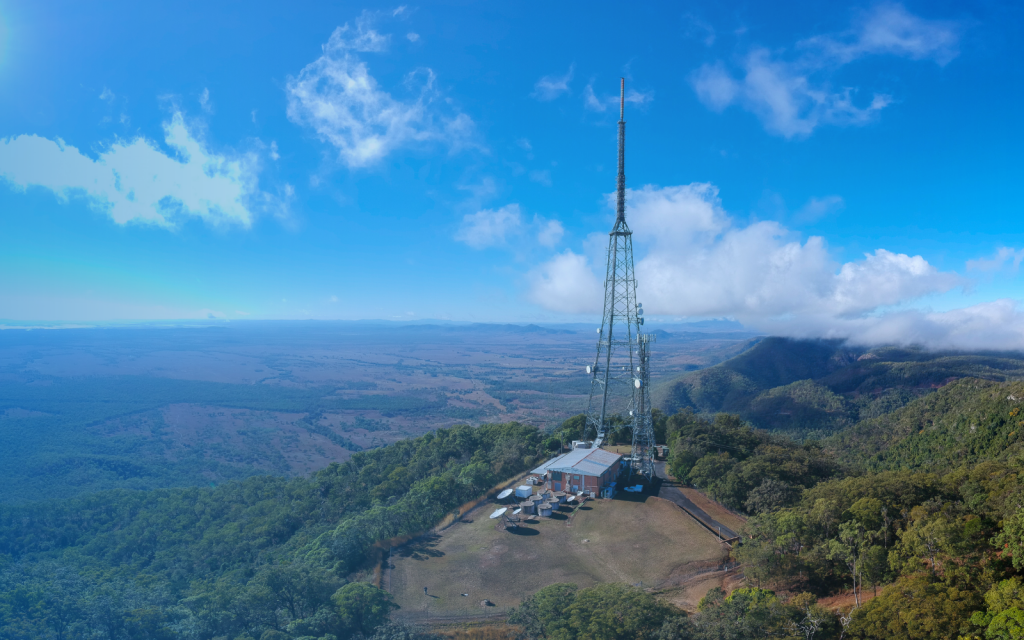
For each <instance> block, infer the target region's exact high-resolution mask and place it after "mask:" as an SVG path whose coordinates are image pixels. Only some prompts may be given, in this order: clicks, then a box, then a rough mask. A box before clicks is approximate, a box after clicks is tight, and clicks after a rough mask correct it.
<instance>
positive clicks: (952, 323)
mask: <svg viewBox="0 0 1024 640" xmlns="http://www.w3.org/2000/svg"><path fill="white" fill-rule="evenodd" d="M760 327H761V329H763V330H765V331H769V332H776V330H778V331H779V332H780V333H781V334H782V335H788V336H792V337H797V338H817V337H824V338H842V339H846V340H849V342H850V343H851V344H856V345H865V346H871V345H879V344H901V345H921V346H924V347H927V348H930V349H962V350H977V349H994V350H1020V349H1024V312H1022V310H1021V308H1020V303H1019V302H1017V301H1015V300H1009V299H1000V300H994V301H992V302H985V303H982V304H977V305H973V306H970V307H965V308H963V309H953V310H951V311H942V312H935V311H929V310H923V309H911V310H906V311H898V312H892V313H886V314H881V315H868V316H864V317H859V318H832V317H828V316H815V315H808V316H801V317H794V318H790V319H787V320H785V321H779V320H774V321H773V320H767V321H762V322H761V323H760Z"/></svg>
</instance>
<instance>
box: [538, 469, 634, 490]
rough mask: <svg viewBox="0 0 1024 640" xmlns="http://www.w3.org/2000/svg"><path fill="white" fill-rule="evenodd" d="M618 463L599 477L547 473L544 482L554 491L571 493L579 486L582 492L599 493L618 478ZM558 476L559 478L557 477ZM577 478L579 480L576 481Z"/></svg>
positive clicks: (554, 472)
mask: <svg viewBox="0 0 1024 640" xmlns="http://www.w3.org/2000/svg"><path fill="white" fill-rule="evenodd" d="M619 466H620V465H619V462H618V461H616V462H615V464H613V465H612V466H611V467H609V468H608V470H607V471H605V472H604V473H602V474H601V475H600V476H588V475H584V474H573V473H565V472H561V473H559V472H556V471H548V473H547V477H546V478H545V480H547V482H548V486H550V487H551V488H552V490H554V491H566V492H571V491H573V485H579V488H580V489H581V490H582V491H593V492H595V493H600V492H601V489H603V488H605V487H607V486H608V485H609V484H611V483H612V482H614V481H615V479H616V478H617V477H618V476H619ZM559 476H560V477H559ZM576 476H579V480H576V479H575V478H576Z"/></svg>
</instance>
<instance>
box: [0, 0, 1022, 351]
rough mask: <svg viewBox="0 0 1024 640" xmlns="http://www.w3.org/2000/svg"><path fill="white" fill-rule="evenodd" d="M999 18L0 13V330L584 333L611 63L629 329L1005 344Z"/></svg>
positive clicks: (481, 10) (937, 6)
mask: <svg viewBox="0 0 1024 640" xmlns="http://www.w3.org/2000/svg"><path fill="white" fill-rule="evenodd" d="M1021 13H1022V9H1021V7H1019V6H1017V5H1014V4H1012V3H991V4H986V5H978V4H968V3H958V2H941V3H923V2H906V3H893V2H860V3H843V4H841V5H837V4H829V5H820V6H819V5H818V4H814V3H796V2H793V3H786V4H784V5H771V6H769V5H763V6H762V5H758V6H749V5H746V4H741V3H717V4H713V3H701V4H692V5H688V6H686V7H685V8H680V7H675V6H668V5H656V4H655V5H648V6H642V7H632V8H630V10H629V11H628V12H627V11H623V10H621V8H616V7H615V6H614V5H612V4H610V3H598V4H596V5H591V6H590V8H589V11H587V12H585V13H584V12H580V11H579V10H578V9H577V8H576V7H574V6H571V5H563V6H556V7H547V8H545V13H544V15H543V19H540V20H538V19H537V18H538V16H537V15H536V13H535V12H529V11H527V10H525V9H523V8H520V7H513V6H500V7H496V6H469V7H463V6H461V5H457V4H455V3H440V4H432V5H430V6H416V5H395V4H380V3H360V4H354V3H342V4H333V5H330V6H314V5H308V6H302V7H299V8H297V9H296V8H291V7H289V8H284V7H280V6H275V5H273V4H271V3H254V4H251V5H247V6H246V8H245V9H244V10H242V9H241V8H230V7H220V6H211V5H209V4H208V3H198V2H185V3H174V4H158V5H154V4H145V5H139V4H136V3H128V2H112V3H107V4H105V5H104V6H103V8H102V9H96V8H95V7H85V6H83V5H81V4H79V3H71V2H39V3H32V4H15V3H11V2H0V96H2V97H0V211H2V212H3V215H0V247H2V249H0V273H2V274H3V275H4V277H3V278H0V319H3V320H5V321H9V322H11V323H12V324H17V323H26V322H33V321H41V322H45V321H65V322H80V321H81V322H95V321H135V320H156V319H208V318H217V319H230V320H243V319H306V318H309V319H350V320H351V319H381V320H413V321H417V320H421V319H426V318H439V319H448V320H459V321H471V322H472V321H477V322H537V323H561V322H581V321H593V320H594V319H595V318H596V317H597V314H598V313H599V307H600V303H601V280H602V278H603V273H602V269H603V266H604V256H603V250H604V246H605V244H606V234H607V230H608V228H610V226H611V221H612V218H613V208H612V207H611V206H610V202H609V195H610V193H611V191H612V190H613V189H614V174H615V121H616V119H617V115H618V113H617V110H616V109H615V106H617V89H618V78H619V77H620V76H622V77H625V78H626V86H627V96H626V99H627V104H626V121H627V147H626V152H627V159H626V172H627V180H628V185H629V187H630V189H629V192H628V211H627V216H628V219H629V223H630V226H631V227H632V229H633V230H634V232H635V236H634V239H635V244H636V256H637V275H638V280H639V291H640V299H641V301H642V302H643V303H644V307H645V309H646V310H647V311H648V318H650V319H651V320H653V321H655V322H658V321H661V322H673V323H677V322H682V321H690V320H700V319H707V318H731V319H735V320H736V321H739V322H741V323H742V324H743V325H744V326H746V327H749V328H751V329H753V330H756V331H760V332H766V333H772V334H776V335H785V336H794V337H828V338H846V339H849V340H850V341H851V342H852V343H854V344H860V345H871V344H881V343H914V344H922V345H925V346H929V347H935V348H957V349H1021V348H1024V315H1022V312H1021V307H1020V302H1021V300H1022V299H1024V287H1022V281H1021V276H1020V271H1019V269H1020V264H1021V262H1022V261H1024V231H1022V229H1021V225H1020V223H1019V220H1020V219H1021V214H1022V213H1024V212H1022V211H1021V209H1022V207H1021V204H1020V203H1021V199H1020V196H1019V194H1018V189H1016V188H1015V187H1016V186H1017V182H1018V181H1019V176H1020V175H1021V170H1022V169H1024V167H1022V162H1024V161H1022V159H1021V156H1020V153H1019V149H1020V147H1021V143H1022V135H1021V134H1022V129H1021V122H1020V118H1019V116H1018V114H1017V105H1019V104H1020V101H1021V86H1022V82H1021V80H1022V78H1021V75H1022V71H1021V69H1020V67H1019V65H1016V64H1014V61H1016V60H1019V59H1021V57H1022V56H1021V53H1022V51H1021V46H1022V45H1021V43H1020V40H1019V38H1016V37H1015V35H1016V31H1015V30H1016V29H1017V28H1018V27H1017V25H1019V24H1020V23H1021V18H1022V17H1024V16H1022V15H1021ZM227 24H230V25H232V27H231V28H230V29H225V28H224V25H227ZM609 43H611V45H609ZM0 324H2V322H0Z"/></svg>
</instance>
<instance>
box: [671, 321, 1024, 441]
mask: <svg viewBox="0 0 1024 640" xmlns="http://www.w3.org/2000/svg"><path fill="white" fill-rule="evenodd" d="M966 377H971V378H980V379H985V380H993V381H998V382H1005V381H1008V380H1015V379H1022V378H1024V356H1022V355H1021V354H1018V353H980V354H963V353H943V352H928V351H924V350H921V349H913V348H898V347H882V348H877V349H873V350H866V349H859V348H851V347H846V346H843V345H842V344H841V343H840V342H838V341H828V340H813V341H812V340H793V339H789V338H765V339H763V340H761V341H760V342H758V343H757V344H756V345H754V346H753V347H752V348H751V349H750V350H748V351H746V352H744V353H742V354H740V355H738V356H736V357H735V358H732V359H730V360H727V361H725V362H723V363H721V364H718V365H715V366H713V367H709V368H707V369H703V370H700V371H694V372H690V373H687V374H684V375H682V376H680V377H678V378H675V379H673V380H669V381H667V382H664V383H662V384H661V385H659V386H658V387H657V388H655V389H654V394H653V395H654V398H653V399H654V403H655V406H657V407H659V408H661V409H662V410H663V411H664V412H665V413H667V414H672V413H675V412H676V411H679V410H681V409H691V410H693V411H695V412H697V413H701V414H707V415H712V414H715V413H719V412H726V413H735V414H738V415H740V416H742V417H743V418H744V419H745V420H748V421H749V422H751V423H752V424H753V425H755V426H757V427H760V428H763V429H769V430H772V431H779V432H785V433H788V434H790V435H793V436H795V437H799V438H805V437H823V436H827V435H829V434H832V433H836V432H838V431H840V430H842V429H845V428H848V427H851V426H853V425H854V424H856V423H857V422H859V421H861V420H866V419H871V418H875V417H878V416H881V415H885V414H888V413H890V412H892V411H895V410H896V409H899V408H900V407H902V406H904V405H905V404H907V403H908V402H911V401H912V400H915V399H917V398H920V397H922V396H925V395H927V394H929V393H931V392H932V391H934V390H935V389H938V388H940V387H942V386H944V385H946V384H948V383H949V382H951V381H954V380H957V379H959V378H966Z"/></svg>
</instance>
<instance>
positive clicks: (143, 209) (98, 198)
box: [0, 113, 269, 226]
mask: <svg viewBox="0 0 1024 640" xmlns="http://www.w3.org/2000/svg"><path fill="white" fill-rule="evenodd" d="M164 134H165V142H166V144H167V146H168V147H170V148H171V149H172V150H173V154H174V156H176V157H172V156H170V155H167V154H165V153H164V152H163V151H161V150H160V149H158V148H157V145H156V144H155V143H154V142H151V141H149V140H146V139H145V138H141V137H140V138H136V139H134V140H131V141H127V142H126V141H118V142H115V143H114V144H112V145H110V147H109V148H108V149H106V150H105V151H103V152H101V153H100V154H99V155H98V157H97V158H96V159H95V160H94V159H92V158H90V157H88V156H86V155H84V154H82V153H81V152H80V151H79V150H78V149H76V148H75V147H73V146H71V145H66V144H65V143H64V142H63V141H62V140H59V139H58V140H48V139H46V138H42V137H39V136H35V135H22V136H18V137H15V138H9V139H6V140H3V141H2V142H0V176H2V177H3V178H5V179H6V180H7V181H9V182H10V183H11V184H13V185H14V186H15V187H17V188H21V189H24V188H27V187H29V186H38V187H43V188H45V189H49V190H51V191H53V192H54V193H55V194H56V195H57V197H58V198H61V199H62V200H67V199H68V198H70V197H79V196H81V197H85V198H86V199H87V200H88V201H89V203H90V205H91V206H92V207H93V208H95V209H97V210H99V211H103V212H105V213H108V214H109V215H110V217H111V218H113V220H114V221H115V222H117V223H119V224H124V223H126V222H129V221H139V222H147V223H152V224H157V225H161V226H174V225H175V224H176V223H177V222H178V221H179V220H181V219H182V218H184V217H188V216H193V217H198V218H201V219H203V220H205V221H207V222H210V223H214V224H240V225H243V226H249V225H250V224H252V220H253V216H254V214H253V210H252V207H251V204H252V203H254V202H257V201H265V200H267V199H268V198H269V196H267V194H263V193H261V192H259V191H258V189H257V178H256V170H257V162H256V158H255V157H254V156H252V155H241V156H235V157H229V156H227V155H220V154H216V153H213V152H212V151H210V150H209V149H208V148H207V147H206V146H205V145H204V144H203V143H202V142H201V141H200V140H198V139H197V138H195V137H194V136H193V135H192V133H191V132H190V131H189V130H188V128H187V127H186V125H185V121H184V118H183V117H182V115H181V114H180V113H175V114H174V115H173V116H172V117H171V120H170V121H169V122H166V123H164Z"/></svg>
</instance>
